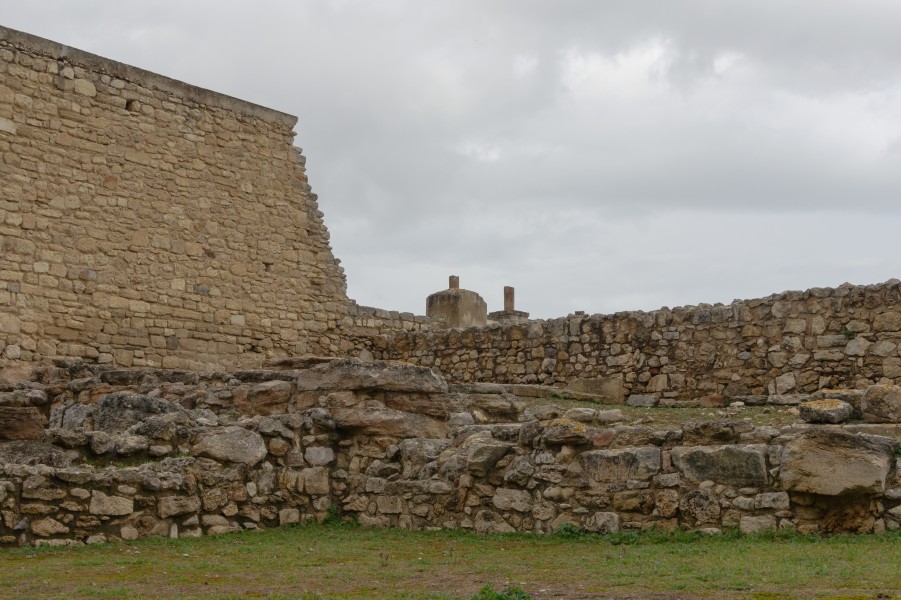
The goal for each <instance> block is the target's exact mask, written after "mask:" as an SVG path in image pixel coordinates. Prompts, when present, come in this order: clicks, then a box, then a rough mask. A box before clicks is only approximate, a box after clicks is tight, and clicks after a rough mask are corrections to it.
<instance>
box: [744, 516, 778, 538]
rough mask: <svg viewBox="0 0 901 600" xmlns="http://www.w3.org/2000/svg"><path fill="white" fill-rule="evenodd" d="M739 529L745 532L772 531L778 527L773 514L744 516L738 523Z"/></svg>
mask: <svg viewBox="0 0 901 600" xmlns="http://www.w3.org/2000/svg"><path fill="white" fill-rule="evenodd" d="M738 529H739V531H741V532H742V533H744V534H751V533H760V532H761V531H772V530H773V529H776V518H775V517H774V516H773V515H760V516H756V517H754V516H744V517H742V518H741V520H740V521H739V523H738Z"/></svg>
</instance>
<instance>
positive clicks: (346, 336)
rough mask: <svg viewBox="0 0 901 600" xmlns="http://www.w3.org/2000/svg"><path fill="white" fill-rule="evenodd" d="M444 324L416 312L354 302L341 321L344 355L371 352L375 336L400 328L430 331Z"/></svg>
mask: <svg viewBox="0 0 901 600" xmlns="http://www.w3.org/2000/svg"><path fill="white" fill-rule="evenodd" d="M443 327H444V321H443V320H442V319H440V318H435V317H425V316H421V315H414V314H413V313H408V312H398V311H396V310H384V309H381V308H374V307H371V306H360V305H358V304H355V303H353V302H351V303H350V304H349V305H348V307H347V310H346V312H345V314H344V316H343V317H342V318H341V319H340V321H339V322H338V330H339V334H340V338H341V339H340V342H339V349H340V355H341V356H359V355H360V353H361V352H369V353H372V350H373V348H374V343H375V340H376V339H377V338H379V337H381V336H391V335H394V334H396V333H401V332H408V331H409V332H414V331H429V330H431V329H440V328H443Z"/></svg>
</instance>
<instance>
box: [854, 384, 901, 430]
mask: <svg viewBox="0 0 901 600" xmlns="http://www.w3.org/2000/svg"><path fill="white" fill-rule="evenodd" d="M860 412H861V413H862V414H863V418H864V419H866V420H867V421H870V422H871V423H901V386H897V385H871V386H870V387H868V388H867V391H866V393H865V394H864V396H863V398H862V399H861V401H860Z"/></svg>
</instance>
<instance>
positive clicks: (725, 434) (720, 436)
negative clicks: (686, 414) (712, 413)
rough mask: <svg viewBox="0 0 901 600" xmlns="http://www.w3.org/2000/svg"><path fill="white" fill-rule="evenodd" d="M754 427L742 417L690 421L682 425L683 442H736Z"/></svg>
mask: <svg viewBox="0 0 901 600" xmlns="http://www.w3.org/2000/svg"><path fill="white" fill-rule="evenodd" d="M753 427H754V426H753V425H752V424H751V423H749V422H747V421H744V420H741V419H720V420H715V421H689V422H688V423H685V424H684V425H683V426H682V443H683V445H685V446H713V445H720V444H734V443H735V442H737V441H738V440H739V437H740V436H741V434H742V433H747V432H749V431H751V429H753Z"/></svg>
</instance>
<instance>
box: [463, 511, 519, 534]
mask: <svg viewBox="0 0 901 600" xmlns="http://www.w3.org/2000/svg"><path fill="white" fill-rule="evenodd" d="M473 527H474V528H475V530H476V532H477V533H513V532H514V531H516V530H515V529H514V528H513V527H511V526H510V524H509V523H507V522H506V521H504V519H503V518H502V517H501V516H500V515H499V514H497V513H496V512H494V511H491V510H480V511H479V512H477V513H476V518H475V520H474V521H473Z"/></svg>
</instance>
